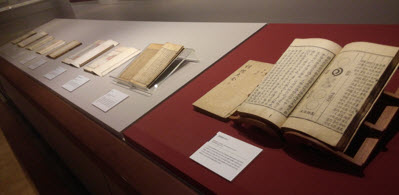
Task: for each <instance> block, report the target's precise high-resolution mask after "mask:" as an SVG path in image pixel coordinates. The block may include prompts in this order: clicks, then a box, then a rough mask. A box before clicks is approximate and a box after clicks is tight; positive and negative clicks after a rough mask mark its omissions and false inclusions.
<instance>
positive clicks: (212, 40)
mask: <svg viewBox="0 0 399 195" xmlns="http://www.w3.org/2000/svg"><path fill="white" fill-rule="evenodd" d="M264 25H265V23H197V22H193V23H191V22H139V21H105V20H74V19H54V20H52V21H50V22H48V23H46V24H44V25H42V26H40V27H38V28H37V29H36V31H40V30H42V31H46V32H47V33H49V34H50V35H52V36H54V37H55V39H61V40H65V41H66V42H69V41H72V40H77V41H80V42H82V43H83V44H82V46H80V47H78V48H76V49H74V50H72V51H70V52H68V53H67V54H65V55H63V56H61V57H59V58H58V59H56V60H51V59H49V58H46V57H44V56H39V57H38V58H36V59H34V60H32V61H31V62H28V63H26V64H21V63H20V62H19V61H20V60H21V59H22V58H23V56H22V57H19V58H17V59H13V58H11V57H10V56H7V55H5V54H3V53H1V56H2V57H3V58H5V59H7V60H8V61H9V62H11V63H13V64H14V65H15V66H16V67H18V68H20V69H21V70H22V71H24V72H26V73H28V74H29V75H31V76H32V77H33V78H35V79H37V80H38V81H39V82H41V83H43V84H44V85H45V86H47V87H49V88H50V89H51V90H53V91H55V92H56V93H58V94H59V95H61V96H62V97H64V98H65V99H66V100H67V101H69V102H70V103H72V104H74V105H76V106H77V107H78V108H79V109H81V110H82V111H83V112H86V113H87V114H88V115H89V116H91V117H92V118H93V119H94V120H96V121H97V122H99V123H100V124H102V125H105V127H106V128H107V129H109V130H110V131H111V132H112V133H114V134H116V135H117V136H122V134H121V132H122V131H123V130H124V129H125V128H127V127H128V126H129V125H130V124H132V123H133V122H135V121H136V120H137V119H139V118H140V117H141V116H143V115H144V114H145V113H147V112H148V111H149V110H151V109H152V108H153V107H155V106H156V105H157V104H159V103H160V102H162V101H163V100H164V99H165V98H167V97H168V96H170V95H171V94H173V93H174V92H175V91H176V90H178V89H179V88H180V87H182V86H183V85H185V84H186V83H187V82H188V81H190V80H191V79H193V78H194V77H195V76H197V75H198V74H200V73H201V72H202V71H204V70H205V69H206V68H208V67H209V66H211V65H212V64H213V63H214V62H216V61H217V60H218V59H220V58H221V57H222V56H224V55H225V54H226V53H228V52H229V51H230V50H232V49H233V48H234V47H236V46H237V45H238V44H240V43H241V42H242V41H244V40H245V39H247V38H248V37H249V36H251V35H252V34H253V33H255V32H256V31H258V30H259V29H260V28H262V27H263V26H264ZM99 39H101V40H108V39H112V40H115V41H117V42H119V43H120V44H119V45H118V46H127V47H134V48H137V49H140V50H142V49H144V48H145V47H146V46H147V45H148V44H150V43H166V42H171V43H176V44H181V45H184V46H185V47H187V48H193V49H194V50H195V51H196V56H197V57H198V59H199V60H200V62H198V63H192V62H190V63H187V64H185V65H184V66H182V67H181V68H180V69H179V70H178V71H177V72H175V73H174V74H173V75H172V76H170V77H169V78H168V79H167V80H165V81H164V82H163V83H162V85H160V87H159V88H158V89H157V90H156V91H155V92H154V93H153V95H152V96H150V97H148V96H144V95H141V94H139V93H136V92H133V91H131V90H129V89H126V88H123V87H121V86H118V85H115V84H113V80H112V78H111V77H110V76H117V75H118V74H119V73H120V72H121V71H122V70H123V69H124V68H125V67H126V66H127V65H128V64H129V63H130V61H131V60H130V61H129V62H127V63H125V64H123V65H122V66H121V67H119V68H118V69H116V70H114V71H112V72H111V73H110V74H108V75H106V76H104V77H99V76H95V75H93V74H90V73H87V72H85V71H84V70H83V68H75V67H72V66H69V65H66V64H63V63H62V62H61V61H62V60H63V59H64V58H66V57H67V56H70V55H72V54H74V53H77V52H78V51H79V50H81V49H83V48H84V47H86V46H87V45H89V44H91V43H93V42H94V41H96V40H99ZM7 47H14V48H15V47H17V46H15V45H12V46H11V43H7V44H5V45H3V46H2V48H0V50H1V49H4V48H7ZM22 50H25V51H28V50H26V49H23V48H18V51H22ZM28 52H31V51H28ZM31 53H33V52H31ZM39 58H45V59H46V60H48V62H47V63H46V64H45V65H43V66H40V67H39V68H37V69H34V70H31V69H29V68H28V66H29V65H30V64H33V62H34V61H36V60H38V59H39ZM58 66H61V67H63V68H65V69H67V71H66V72H64V73H63V74H61V75H59V76H58V77H56V78H54V79H53V80H48V79H47V78H45V77H44V76H43V75H44V74H46V73H48V72H50V71H51V70H54V69H55V68H57V67H58ZM78 75H83V76H85V77H88V78H90V81H89V82H88V83H86V84H84V85H83V86H81V87H79V88H77V89H76V90H75V91H73V92H69V91H67V90H65V89H64V88H62V85H63V84H65V83H66V82H68V81H69V80H71V79H74V78H75V77H77V76H78ZM111 89H117V90H119V91H121V92H123V93H126V94H128V95H129V97H128V98H127V99H125V100H124V101H123V102H121V103H120V104H118V105H116V106H115V107H114V108H112V109H111V110H109V111H108V112H106V113H105V112H103V111H101V110H100V109H98V108H96V107H95V106H93V105H92V102H93V101H94V100H96V99H97V98H99V97H101V96H103V95H104V94H106V93H108V92H109V91H110V90H111ZM32 93H34V92H32ZM60 112H62V110H60ZM83 130H84V129H82V131H83Z"/></svg>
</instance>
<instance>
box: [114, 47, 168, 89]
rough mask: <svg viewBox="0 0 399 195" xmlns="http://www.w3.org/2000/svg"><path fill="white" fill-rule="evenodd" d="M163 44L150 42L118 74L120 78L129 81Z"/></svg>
mask: <svg viewBox="0 0 399 195" xmlns="http://www.w3.org/2000/svg"><path fill="white" fill-rule="evenodd" d="M162 45H163V44H156V43H152V44H150V45H149V46H148V47H147V48H146V49H144V51H143V52H141V54H140V55H139V56H138V57H137V58H136V59H134V60H133V62H131V63H130V64H129V65H128V67H127V68H126V69H125V70H124V71H123V72H122V73H121V75H120V76H119V78H120V79H122V80H125V81H130V80H131V79H132V78H133V77H134V76H135V75H136V74H137V73H138V72H139V71H140V69H141V68H143V67H144V65H145V64H147V62H148V61H149V60H150V59H151V58H152V57H153V56H154V55H155V54H156V53H157V52H158V51H159V50H160V49H161V48H162Z"/></svg>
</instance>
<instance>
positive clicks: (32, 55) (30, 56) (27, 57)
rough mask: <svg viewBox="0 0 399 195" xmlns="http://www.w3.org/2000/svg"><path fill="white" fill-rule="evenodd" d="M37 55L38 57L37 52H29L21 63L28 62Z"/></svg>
mask: <svg viewBox="0 0 399 195" xmlns="http://www.w3.org/2000/svg"><path fill="white" fill-rule="evenodd" d="M36 57H37V55H36V54H34V53H29V54H27V55H25V56H24V57H23V58H22V59H21V60H20V61H19V63H21V64H26V62H29V61H31V60H33V59H35V58H36Z"/></svg>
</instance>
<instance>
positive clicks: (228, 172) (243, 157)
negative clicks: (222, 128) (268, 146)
mask: <svg viewBox="0 0 399 195" xmlns="http://www.w3.org/2000/svg"><path fill="white" fill-rule="evenodd" d="M261 151H262V149H260V148H258V147H255V146H253V145H250V144H248V143H245V142H243V141H241V140H238V139H236V138H234V137H231V136H229V135H227V134H224V133H222V132H218V133H217V134H216V135H215V136H214V137H213V138H212V139H211V140H210V141H208V142H206V143H205V144H204V145H203V146H201V148H200V149H198V150H197V151H196V152H194V154H192V155H191V156H190V158H191V159H192V160H194V161H195V162H197V163H199V164H201V165H203V166H204V167H206V168H208V169H210V170H211V171H213V172H215V173H216V174H218V175H220V176H222V177H223V178H225V179H227V180H229V181H232V180H233V179H234V178H235V177H236V176H237V175H238V174H239V173H240V172H241V171H242V170H243V169H244V168H245V167H246V166H247V165H248V164H249V163H250V162H251V161H252V160H253V159H255V157H256V156H258V154H259V153H260V152H261Z"/></svg>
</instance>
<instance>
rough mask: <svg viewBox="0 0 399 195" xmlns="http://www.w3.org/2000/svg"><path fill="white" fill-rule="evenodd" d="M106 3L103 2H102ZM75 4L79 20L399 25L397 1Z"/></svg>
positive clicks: (183, 0) (230, 0)
mask: <svg viewBox="0 0 399 195" xmlns="http://www.w3.org/2000/svg"><path fill="white" fill-rule="evenodd" d="M103 1H104V0H103ZM110 1H113V2H117V3H114V4H99V3H98V1H88V2H79V3H73V9H74V11H75V13H76V16H77V18H82V19H107V20H145V21H200V22H206V21H212V22H270V23H350V24H355V23H361V24H365V23H367V24H397V23H398V22H399V12H398V11H397V8H398V7H399V1H398V0H382V1H381V0H352V1H348V0H190V1H187V0H133V1H121V0H119V1H116V0H106V2H110Z"/></svg>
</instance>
